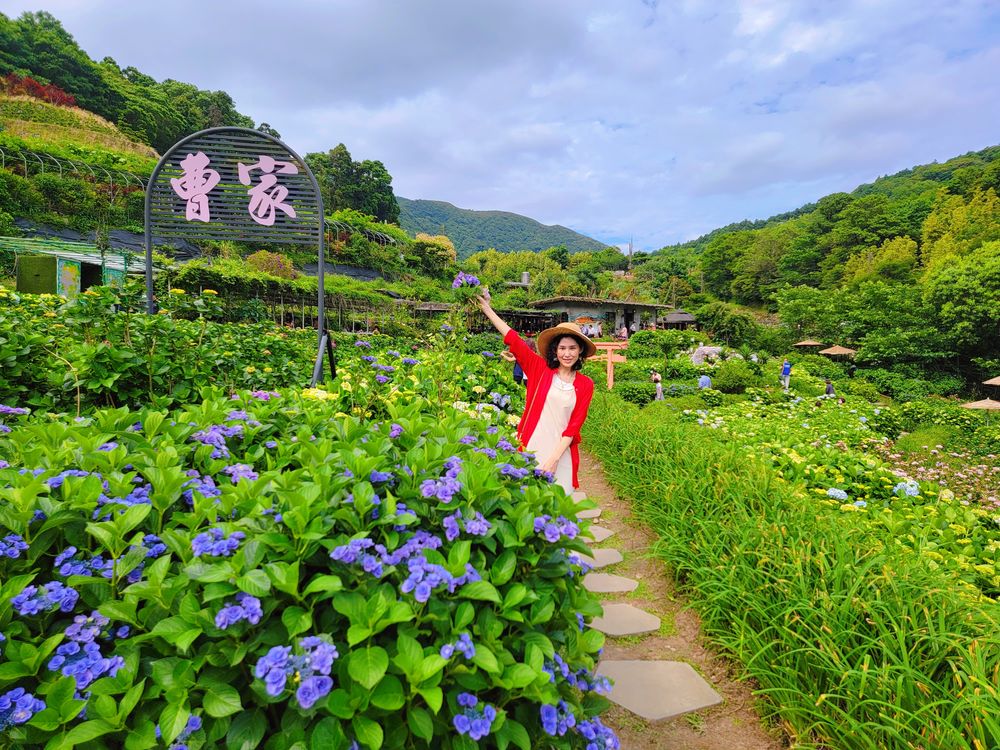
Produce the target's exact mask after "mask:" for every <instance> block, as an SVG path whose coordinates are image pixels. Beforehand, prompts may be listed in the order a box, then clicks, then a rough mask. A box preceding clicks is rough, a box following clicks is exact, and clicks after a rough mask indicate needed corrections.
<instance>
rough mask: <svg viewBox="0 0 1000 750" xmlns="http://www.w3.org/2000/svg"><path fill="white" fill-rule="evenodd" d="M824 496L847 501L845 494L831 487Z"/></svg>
mask: <svg viewBox="0 0 1000 750" xmlns="http://www.w3.org/2000/svg"><path fill="white" fill-rule="evenodd" d="M826 496H827V497H831V498H833V499H834V500H846V499H847V493H846V492H844V491H843V490H841V489H837V488H836V487H831V488H830V489H828V490H827V491H826Z"/></svg>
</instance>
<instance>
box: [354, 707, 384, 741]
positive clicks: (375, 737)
mask: <svg viewBox="0 0 1000 750" xmlns="http://www.w3.org/2000/svg"><path fill="white" fill-rule="evenodd" d="M351 726H352V727H354V736H355V738H356V739H357V740H358V742H360V743H361V744H362V745H365V746H366V747H368V748H369V749H370V750H379V748H380V747H382V740H383V738H384V734H383V733H382V727H381V726H380V725H379V723H378V722H377V721H374V720H373V719H369V718H368V717H367V716H361V715H358V716H355V717H354V718H353V719H351Z"/></svg>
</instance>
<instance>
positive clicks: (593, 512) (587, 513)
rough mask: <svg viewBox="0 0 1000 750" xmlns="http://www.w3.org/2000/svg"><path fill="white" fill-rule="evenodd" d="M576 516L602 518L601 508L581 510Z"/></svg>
mask: <svg viewBox="0 0 1000 750" xmlns="http://www.w3.org/2000/svg"><path fill="white" fill-rule="evenodd" d="M576 517H577V518H590V519H594V518H600V517H601V509H600V508H591V509H590V510H581V511H580V512H579V513H577V514H576Z"/></svg>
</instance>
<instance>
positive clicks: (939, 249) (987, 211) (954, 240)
mask: <svg viewBox="0 0 1000 750" xmlns="http://www.w3.org/2000/svg"><path fill="white" fill-rule="evenodd" d="M997 239H1000V198H998V197H997V194H996V191H994V190H993V189H992V188H989V189H987V190H976V191H974V192H973V194H972V197H971V198H970V199H969V200H968V201H966V200H965V199H964V198H962V197H961V196H959V195H946V194H944V193H941V194H940V195H939V197H938V201H937V203H936V204H935V206H934V209H933V210H932V211H931V213H930V214H929V215H928V216H927V219H926V220H925V221H924V226H923V242H922V245H921V261H922V262H923V264H924V265H925V266H927V267H929V268H930V267H933V266H935V265H936V264H938V263H942V262H945V261H946V260H947V261H949V262H950V258H951V257H952V256H955V255H958V256H962V255H967V254H968V253H970V252H971V251H972V250H975V249H976V248H977V247H979V246H980V245H982V244H983V243H984V242H989V241H991V240H997Z"/></svg>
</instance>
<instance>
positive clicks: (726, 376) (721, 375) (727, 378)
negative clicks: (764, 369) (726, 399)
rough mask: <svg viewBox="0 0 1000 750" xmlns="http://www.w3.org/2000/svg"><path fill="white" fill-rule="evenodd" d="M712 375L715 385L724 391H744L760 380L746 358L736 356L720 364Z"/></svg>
mask: <svg viewBox="0 0 1000 750" xmlns="http://www.w3.org/2000/svg"><path fill="white" fill-rule="evenodd" d="M712 375H713V377H712V384H713V386H714V387H715V388H716V390H719V391H722V392H723V393H743V391H745V390H746V389H747V388H749V387H753V386H755V385H757V384H758V383H759V381H760V378H758V377H757V375H756V374H755V373H754V371H753V370H752V369H751V368H750V365H749V364H747V362H746V361H745V360H742V359H737V358H735V357H734V358H732V359H727V360H726V361H725V362H723V363H721V364H720V365H718V366H717V367H716V368H715V369H714V370H713V372H712Z"/></svg>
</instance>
